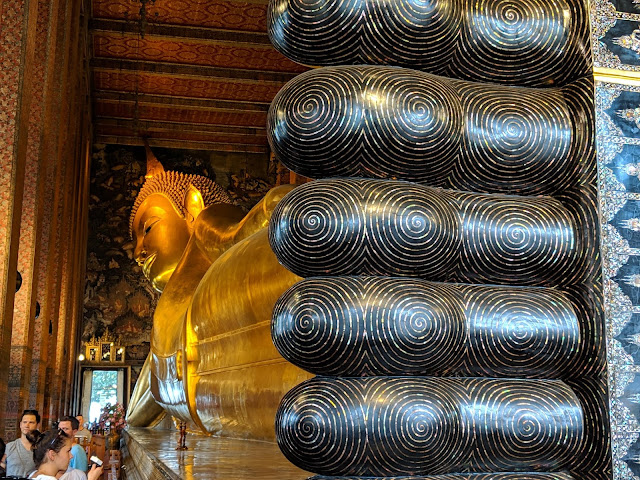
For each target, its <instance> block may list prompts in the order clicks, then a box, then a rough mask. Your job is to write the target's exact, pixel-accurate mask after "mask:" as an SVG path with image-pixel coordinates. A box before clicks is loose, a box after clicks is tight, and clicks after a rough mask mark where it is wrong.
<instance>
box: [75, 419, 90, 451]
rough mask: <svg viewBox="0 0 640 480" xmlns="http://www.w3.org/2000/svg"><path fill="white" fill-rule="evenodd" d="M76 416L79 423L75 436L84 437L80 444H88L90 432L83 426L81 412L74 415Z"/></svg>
mask: <svg viewBox="0 0 640 480" xmlns="http://www.w3.org/2000/svg"><path fill="white" fill-rule="evenodd" d="M76 418H77V419H78V423H79V424H80V427H79V428H78V432H77V433H76V437H82V438H83V439H85V441H84V442H82V441H81V442H80V444H83V443H84V444H85V445H89V444H90V443H91V432H90V431H89V429H87V428H84V417H83V416H82V414H81V413H79V414H78V415H76Z"/></svg>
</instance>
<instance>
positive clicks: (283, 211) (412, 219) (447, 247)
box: [269, 179, 575, 285]
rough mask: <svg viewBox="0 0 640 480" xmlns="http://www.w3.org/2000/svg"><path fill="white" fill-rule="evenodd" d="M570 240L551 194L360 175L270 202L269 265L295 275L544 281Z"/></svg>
mask: <svg viewBox="0 0 640 480" xmlns="http://www.w3.org/2000/svg"><path fill="white" fill-rule="evenodd" d="M574 235H575V232H574V226H573V224H572V221H571V218H570V216H569V215H568V214H567V212H566V210H565V209H564V207H563V206H562V205H561V204H560V203H559V202H557V201H555V200H553V199H551V198H546V197H537V198H527V197H508V196H500V195H472V194H465V193H460V192H452V191H445V190H435V189H431V188H430V187H423V186H419V185H414V184H409V183H404V182H393V181H383V180H362V179H332V180H319V181H316V182H312V183H307V184H305V185H302V186H300V187H298V188H297V189H295V190H293V191H292V192H290V193H289V194H288V195H287V196H286V197H285V198H284V199H283V200H282V202H280V204H279V205H278V207H277V208H276V210H275V211H274V214H273V217H272V219H271V224H270V229H269V238H270V241H271V247H272V248H273V251H274V252H275V254H276V256H277V257H278V259H279V261H280V262H281V263H282V264H283V265H284V266H285V267H286V268H288V269H289V270H291V271H292V272H294V273H296V274H297V275H300V276H302V277H309V276H318V275H325V274H331V275H380V274H387V275H404V276H411V277H418V278H424V279H428V280H437V281H439V280H452V281H464V282H470V283H520V284H524V285H554V284H557V282H558V281H560V280H561V279H562V278H563V277H564V276H566V275H568V274H569V273H570V272H571V270H572V262H573V261H574V258H573V257H574V254H573V245H574ZM551 266H553V268H551Z"/></svg>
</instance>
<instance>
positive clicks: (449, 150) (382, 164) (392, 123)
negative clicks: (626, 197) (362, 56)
mask: <svg viewBox="0 0 640 480" xmlns="http://www.w3.org/2000/svg"><path fill="white" fill-rule="evenodd" d="M592 89H593V84H592V82H591V81H590V80H581V81H578V82H576V83H575V84H573V85H572V86H571V87H570V88H566V89H548V90H540V89H527V88H517V87H500V86H493V85H487V84H474V83H471V82H462V81H455V80H449V79H446V78H442V77H436V76H433V75H429V74H426V73H421V72H417V71H413V70H407V69H401V68H392V67H365V66H357V67H332V68H324V69H318V70H312V71H310V72H307V73H304V74H302V75H299V76H298V77H296V78H295V79H293V80H292V81H290V82H289V83H288V84H287V85H285V87H283V88H282V90H280V92H279V93H278V94H277V96H276V98H275V99H274V101H273V103H272V104H271V108H270V111H269V117H268V129H267V131H268V135H269V141H270V144H271V147H272V149H273V151H274V152H275V153H276V156H277V157H278V159H280V160H281V161H282V162H283V163H284V164H285V165H286V166H287V167H289V168H291V169H292V170H294V171H296V172H297V173H300V174H302V175H305V176H308V177H311V178H321V177H333V176H362V177H373V178H399V179H404V180H410V181H416V182H421V183H426V184H429V185H433V186H439V187H445V188H454V189H461V190H467V191H474V192H500V193H519V194H551V193H555V192H558V191H560V190H562V189H566V188H567V187H568V186H570V185H571V182H573V181H575V178H576V177H577V176H579V175H580V169H581V168H583V166H584V163H583V160H584V156H585V154H586V152H587V151H588V150H587V151H585V150H584V149H585V142H584V140H585V138H591V136H592V128H593V127H592V124H591V123H590V122H583V121H581V119H582V118H584V117H585V115H586V113H585V107H588V109H590V108H592V106H591V103H592V100H591V97H592ZM576 95H578V96H581V97H582V99H583V102H577V101H575V98H574V97H575V96H576Z"/></svg>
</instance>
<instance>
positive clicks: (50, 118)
mask: <svg viewBox="0 0 640 480" xmlns="http://www.w3.org/2000/svg"><path fill="white" fill-rule="evenodd" d="M43 3H44V4H48V5H47V8H48V9H49V15H50V18H51V21H50V27H49V32H48V38H47V44H46V46H47V50H46V52H44V53H43V55H44V56H46V60H47V62H46V68H45V72H46V73H45V87H44V89H45V91H44V102H43V103H44V112H43V117H44V119H43V123H44V124H45V125H48V126H50V125H55V124H56V118H57V115H58V111H59V110H60V103H61V96H60V95H58V94H57V92H58V90H59V85H60V82H61V77H62V61H61V57H62V55H61V52H62V50H63V41H64V31H65V28H64V19H65V4H64V3H62V2H60V1H59V0H41V5H43ZM61 3H62V4H61ZM41 8H42V7H41ZM43 45H44V44H43ZM57 139H58V129H55V128H46V129H44V130H43V132H42V139H41V142H40V152H41V153H40V155H41V158H42V160H41V169H40V172H39V181H38V193H37V198H38V201H39V208H40V210H42V206H43V205H46V206H48V207H49V206H51V205H53V202H54V193H55V186H56V172H57V170H58V157H57V156H56V155H55V153H54V152H56V151H57V149H58V147H57ZM47 210H48V211H47V214H46V215H44V214H43V215H40V222H39V228H38V232H37V235H38V240H37V242H38V244H37V247H36V252H37V262H38V268H35V269H34V279H33V282H34V283H35V284H37V285H36V286H35V291H36V301H37V302H38V303H39V305H40V316H39V317H38V318H37V319H36V323H35V326H34V342H33V352H32V364H31V384H30V387H29V402H28V403H29V406H30V407H33V408H35V409H37V410H38V411H40V412H44V390H45V385H46V382H45V379H46V371H47V365H48V363H49V362H48V345H49V340H50V338H51V337H50V336H49V316H48V314H47V311H48V305H49V301H48V300H49V297H48V296H47V291H48V287H49V284H50V282H49V279H50V278H51V277H52V275H51V274H50V273H51V272H50V267H51V265H50V263H49V255H50V253H51V255H53V254H54V253H53V252H50V236H51V234H52V228H51V226H52V216H51V214H50V210H49V208H47ZM44 427H45V425H44V424H43V428H44Z"/></svg>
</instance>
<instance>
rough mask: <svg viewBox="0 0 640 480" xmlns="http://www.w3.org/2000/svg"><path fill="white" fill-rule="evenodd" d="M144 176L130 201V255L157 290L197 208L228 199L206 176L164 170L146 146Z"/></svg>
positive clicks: (187, 235)
mask: <svg viewBox="0 0 640 480" xmlns="http://www.w3.org/2000/svg"><path fill="white" fill-rule="evenodd" d="M146 178H147V179H146V181H145V183H144V185H143V186H142V189H141V190H140V193H139V194H138V196H137V198H136V201H135V203H134V205H133V210H132V211H131V217H130V222H129V228H130V233H131V238H132V239H133V241H134V243H135V250H134V258H135V260H136V262H137V263H138V265H140V266H142V271H143V273H144V275H145V277H147V278H148V279H149V280H150V281H151V284H152V285H153V287H154V288H155V289H156V290H158V291H159V292H161V291H162V290H163V289H164V287H165V285H166V284H167V282H168V281H169V278H170V277H171V275H172V274H173V271H174V270H175V269H176V266H177V265H178V262H179V261H180V258H181V257H182V255H183V253H184V251H185V249H186V247H187V243H188V242H189V239H190V237H191V234H192V233H193V227H194V224H195V221H196V218H198V215H199V214H200V212H201V211H202V210H203V209H205V208H206V207H208V206H209V205H213V204H217V203H231V200H230V198H229V196H228V195H227V193H226V192H225V191H224V190H223V189H222V188H221V187H220V186H219V185H217V184H216V183H215V182H213V181H212V180H210V179H208V178H206V177H203V176H201V175H192V174H184V173H180V172H174V171H165V170H164V168H163V167H162V165H161V164H160V162H159V161H158V160H157V159H156V158H155V156H153V153H151V150H150V149H148V148H147V175H146Z"/></svg>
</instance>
